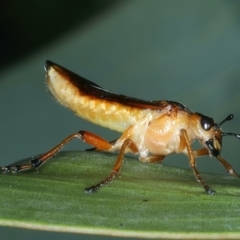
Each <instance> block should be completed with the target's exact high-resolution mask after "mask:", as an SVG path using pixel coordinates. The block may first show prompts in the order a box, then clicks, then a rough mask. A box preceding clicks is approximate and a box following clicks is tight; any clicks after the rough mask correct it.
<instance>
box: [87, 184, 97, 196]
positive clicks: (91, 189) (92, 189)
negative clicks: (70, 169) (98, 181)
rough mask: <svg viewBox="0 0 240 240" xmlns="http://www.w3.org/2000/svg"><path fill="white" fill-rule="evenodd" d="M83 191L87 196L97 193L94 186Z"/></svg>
mask: <svg viewBox="0 0 240 240" xmlns="http://www.w3.org/2000/svg"><path fill="white" fill-rule="evenodd" d="M84 190H85V193H89V194H92V193H95V192H97V188H95V187H94V186H91V187H87V188H85V189H84Z"/></svg>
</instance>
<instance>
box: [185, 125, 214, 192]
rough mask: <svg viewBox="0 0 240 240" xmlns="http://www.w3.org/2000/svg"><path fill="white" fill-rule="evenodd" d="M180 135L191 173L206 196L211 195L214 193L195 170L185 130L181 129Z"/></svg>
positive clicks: (192, 154)
mask: <svg viewBox="0 0 240 240" xmlns="http://www.w3.org/2000/svg"><path fill="white" fill-rule="evenodd" d="M181 134H182V138H181V141H184V142H185V145H186V147H187V151H188V156H189V162H190V166H191V167H192V169H193V173H194V175H195V178H196V180H197V182H198V183H199V184H201V185H202V186H203V187H204V189H205V191H206V192H207V193H208V194H213V193H214V190H212V189H211V188H210V187H209V186H208V185H207V184H206V183H205V181H204V180H203V179H202V177H201V176H200V174H199V172H198V170H197V169H196V161H195V159H194V152H193V150H192V147H191V144H190V141H189V139H188V136H187V132H186V130H185V129H182V130H181Z"/></svg>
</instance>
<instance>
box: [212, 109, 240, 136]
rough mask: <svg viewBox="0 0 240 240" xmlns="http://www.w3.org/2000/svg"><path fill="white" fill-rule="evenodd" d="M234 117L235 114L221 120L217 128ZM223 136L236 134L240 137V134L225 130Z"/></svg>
mask: <svg viewBox="0 0 240 240" xmlns="http://www.w3.org/2000/svg"><path fill="white" fill-rule="evenodd" d="M233 117H234V116H233V114H230V115H228V116H227V117H226V118H225V119H224V120H223V121H221V122H220V123H219V124H216V127H217V128H220V126H221V125H222V124H223V123H225V122H227V121H230V120H232V119H233ZM222 136H223V137H225V136H234V137H236V138H238V139H240V134H237V133H224V132H222Z"/></svg>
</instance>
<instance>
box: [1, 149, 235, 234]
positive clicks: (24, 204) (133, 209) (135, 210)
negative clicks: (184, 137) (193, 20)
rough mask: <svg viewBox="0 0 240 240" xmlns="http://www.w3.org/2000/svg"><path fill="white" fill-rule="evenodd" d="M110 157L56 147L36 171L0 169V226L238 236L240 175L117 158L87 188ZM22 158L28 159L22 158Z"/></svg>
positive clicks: (129, 232)
mask: <svg viewBox="0 0 240 240" xmlns="http://www.w3.org/2000/svg"><path fill="white" fill-rule="evenodd" d="M115 159H116V155H115V154H109V153H101V152H62V153H59V154H58V155H57V156H55V157H54V158H53V160H51V161H49V162H48V163H46V164H44V166H43V167H41V168H40V169H39V170H38V172H37V173H36V172H35V171H30V172H22V173H18V174H1V175H0V188H1V196H0V206H1V211H0V224H1V225H4V226H18V227H25V228H33V229H43V230H52V231H65V232H81V233H92V234H106V235H116V236H134V237H151V238H154V237H156V238H160V237H162V238H164V237H168V238H169V237H171V238H176V237H178V238H187V237H188V238H193V237H198V238H199V237H201V238H204V237H206V238H225V237H240V188H239V186H240V180H239V179H237V178H234V177H231V176H221V175H212V174H201V176H202V177H203V179H204V180H206V182H207V183H208V184H209V185H210V186H211V187H212V188H213V189H214V190H216V193H215V194H214V195H207V194H206V193H205V192H204V189H203V188H202V187H201V186H200V185H199V184H198V183H197V182H196V180H195V178H194V176H193V173H192V171H191V170H185V169H179V168H174V167H169V166H165V165H162V164H143V163H141V162H139V161H138V160H137V159H135V158H130V157H125V161H124V164H123V167H122V169H121V173H120V175H119V177H117V178H116V179H114V182H113V183H111V184H109V185H108V186H106V187H103V188H101V189H99V191H98V192H97V193H95V194H86V193H85V192H84V188H85V187H88V186H91V185H93V184H96V183H98V182H99V181H100V180H103V179H104V178H105V177H106V176H108V174H109V173H110V171H111V169H112V166H113V164H114V162H115ZM28 160H29V159H28Z"/></svg>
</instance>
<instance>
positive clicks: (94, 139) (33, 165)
mask: <svg viewBox="0 0 240 240" xmlns="http://www.w3.org/2000/svg"><path fill="white" fill-rule="evenodd" d="M74 138H78V139H81V140H82V141H83V142H86V143H88V144H90V145H92V146H94V147H95V148H97V149H101V150H109V149H110V148H111V146H112V145H111V144H110V143H109V142H107V141H106V140H104V139H103V138H101V137H99V136H97V135H95V134H93V133H90V132H86V131H79V132H77V133H73V134H71V135H69V136H68V137H66V138H65V139H63V140H62V141H61V142H60V143H59V144H57V145H56V146H55V147H53V148H52V149H50V150H49V151H48V152H46V153H44V154H42V155H40V156H38V157H36V158H34V159H33V160H31V162H30V163H29V164H22V165H9V166H5V167H0V170H2V171H4V172H9V171H13V172H19V171H23V170H28V169H37V168H39V167H40V166H41V165H42V164H43V163H45V162H46V161H47V160H48V159H49V158H51V157H52V156H53V155H54V154H56V153H57V152H58V151H59V150H60V149H61V148H62V147H64V145H66V144H67V143H68V142H70V141H71V140H72V139H74Z"/></svg>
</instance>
